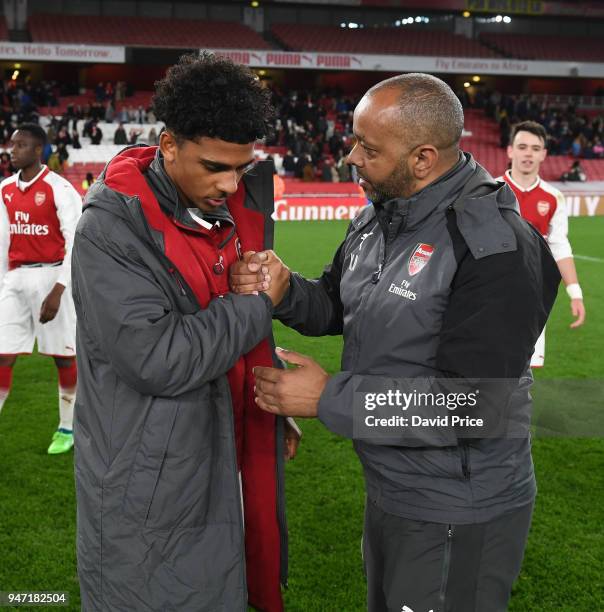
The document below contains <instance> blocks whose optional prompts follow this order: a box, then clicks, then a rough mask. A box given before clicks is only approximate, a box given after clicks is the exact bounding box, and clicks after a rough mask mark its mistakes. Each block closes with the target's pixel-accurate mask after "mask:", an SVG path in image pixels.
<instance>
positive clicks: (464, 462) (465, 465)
mask: <svg viewBox="0 0 604 612" xmlns="http://www.w3.org/2000/svg"><path fill="white" fill-rule="evenodd" d="M459 454H460V456H461V472H462V474H463V476H464V478H465V479H466V480H467V479H468V478H470V474H471V469H470V448H469V447H468V445H467V444H465V443H461V444H460V445H459Z"/></svg>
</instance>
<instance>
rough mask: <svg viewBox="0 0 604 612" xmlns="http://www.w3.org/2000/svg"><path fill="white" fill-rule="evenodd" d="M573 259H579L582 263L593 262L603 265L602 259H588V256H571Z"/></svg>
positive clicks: (603, 260)
mask: <svg viewBox="0 0 604 612" xmlns="http://www.w3.org/2000/svg"><path fill="white" fill-rule="evenodd" d="M573 257H574V258H575V259H581V260H583V261H595V262H596V263H604V259H602V258H600V257H589V256H588V255H573Z"/></svg>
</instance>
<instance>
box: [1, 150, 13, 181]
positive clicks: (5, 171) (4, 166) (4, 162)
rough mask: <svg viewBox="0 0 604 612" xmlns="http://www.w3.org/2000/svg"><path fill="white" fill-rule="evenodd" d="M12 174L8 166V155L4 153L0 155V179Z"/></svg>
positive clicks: (10, 167)
mask: <svg viewBox="0 0 604 612" xmlns="http://www.w3.org/2000/svg"><path fill="white" fill-rule="evenodd" d="M12 173H13V169H12V166H11V164H10V155H9V154H8V153H6V152H4V153H2V154H0V178H6V177H8V176H10V175H11V174H12Z"/></svg>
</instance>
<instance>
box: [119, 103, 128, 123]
mask: <svg viewBox="0 0 604 612" xmlns="http://www.w3.org/2000/svg"><path fill="white" fill-rule="evenodd" d="M129 121H130V115H129V114H128V109H127V107H126V106H122V110H121V111H120V112H119V122H120V123H128V122H129Z"/></svg>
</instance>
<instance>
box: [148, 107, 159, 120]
mask: <svg viewBox="0 0 604 612" xmlns="http://www.w3.org/2000/svg"><path fill="white" fill-rule="evenodd" d="M147 123H157V117H156V116H155V113H154V112H153V109H152V108H150V109H149V110H148V111H147Z"/></svg>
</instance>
